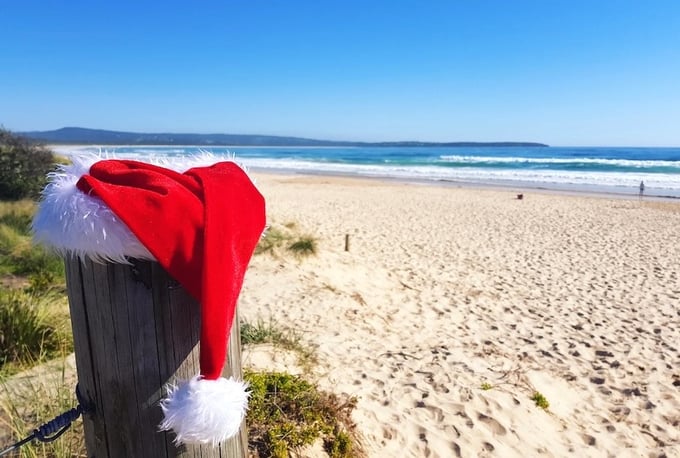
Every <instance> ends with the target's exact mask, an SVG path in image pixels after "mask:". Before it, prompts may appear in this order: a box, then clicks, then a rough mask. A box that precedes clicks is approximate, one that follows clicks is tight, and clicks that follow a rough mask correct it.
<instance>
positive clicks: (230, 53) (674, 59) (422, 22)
mask: <svg viewBox="0 0 680 458" xmlns="http://www.w3.org/2000/svg"><path fill="white" fill-rule="evenodd" d="M0 21H1V24H2V26H1V27H0V125H2V126H4V127H5V128H7V129H10V130H13V131H29V130H52V129H58V128H61V127H66V126H78V127H89V128H96V129H107V130H122V131H134V132H186V133H234V134H266V135H284V136H298V137H307V138H318V139H332V140H361V141H388V140H392V141H398V140H420V141H434V142H438V141H535V142H543V143H547V144H550V145H555V146H680V1H677V0H668V1H662V0H659V1H655V0H649V1H645V0H639V1H628V0H597V1H596V0H588V1H580V0H571V1H560V0H540V1H539V0H536V1H523V0H512V1H511V0H497V1H491V0H488V1H487V0H449V1H427V0H420V1H400V0H384V1H383V0H372V1H371V0H363V1H355V0H342V1H341V0H338V1H325V0H316V1H296V0H287V1H284V0H281V1H275V0H270V1H260V0H250V1H246V0H243V1H226V0H223V1H211V0H205V1H196V2H190V1H187V0H183V1H174V0H164V1H151V0H135V1H128V0H117V1H111V0H107V1H100V0H87V1H85V0H68V1H64V0H41V1H38V0H0Z"/></svg>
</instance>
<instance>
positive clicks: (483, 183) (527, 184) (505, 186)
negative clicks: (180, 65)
mask: <svg viewBox="0 0 680 458" xmlns="http://www.w3.org/2000/svg"><path fill="white" fill-rule="evenodd" d="M46 146H47V147H48V148H50V149H52V150H53V151H55V153H57V154H62V155H66V156H69V155H72V154H77V153H78V151H77V150H78V149H83V148H100V149H101V153H106V148H107V147H111V148H145V147H147V146H148V147H149V148H157V147H167V148H172V147H176V148H195V147H196V146H191V145H46ZM220 148H229V146H220ZM239 148H260V147H239ZM270 148H272V149H276V148H281V147H270ZM296 148H298V147H296ZM309 148H317V147H309ZM327 148H333V147H327ZM206 150H209V148H206ZM235 160H236V162H239V163H241V164H246V165H245V168H246V169H248V170H252V171H253V172H260V173H271V174H277V175H295V176H304V175H309V176H329V177H348V178H357V179H367V180H381V181H385V182H402V183H413V184H419V185H430V186H444V187H461V188H469V189H499V190H509V191H510V190H512V191H513V192H516V193H518V194H519V193H529V192H540V193H550V194H560V195H575V196H592V197H604V198H614V199H639V194H638V190H637V187H635V186H631V187H623V186H621V187H613V186H606V185H581V184H563V183H543V182H531V181H522V180H517V181H514V180H513V181H508V180H491V179H490V180H478V181H473V180H455V179H442V178H436V179H429V178H426V177H423V178H418V177H399V176H391V175H387V174H385V175H380V174H367V173H361V172H336V171H329V170H322V169H318V170H309V169H305V170H300V169H294V168H285V167H281V168H271V167H259V166H253V165H250V166H249V165H247V162H248V158H239V157H238V156H237V157H236V158H235ZM626 189H628V190H630V192H626V191H625V190H626ZM643 199H648V200H659V201H678V200H680V190H678V191H670V190H667V191H654V188H650V187H649V186H648V187H647V189H646V190H645V194H644V196H643Z"/></svg>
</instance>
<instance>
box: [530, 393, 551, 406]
mask: <svg viewBox="0 0 680 458" xmlns="http://www.w3.org/2000/svg"><path fill="white" fill-rule="evenodd" d="M531 400H532V401H534V402H535V403H536V405H537V406H538V407H540V408H541V409H543V410H548V408H549V407H550V403H549V402H548V400H547V399H546V397H545V396H543V395H542V394H541V393H539V392H538V391H535V392H534V394H533V396H531Z"/></svg>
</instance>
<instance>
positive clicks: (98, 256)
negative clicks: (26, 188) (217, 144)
mask: <svg viewBox="0 0 680 458" xmlns="http://www.w3.org/2000/svg"><path fill="white" fill-rule="evenodd" d="M104 159H116V157H114V156H113V155H108V154H88V155H82V156H72V157H71V164H69V165H65V166H62V167H60V169H59V170H58V171H56V172H53V173H51V174H50V175H49V176H48V180H49V184H48V185H47V186H46V187H45V190H44V191H43V196H42V200H41V202H40V206H39V207H38V211H37V213H36V216H35V218H34V219H33V239H34V240H35V242H36V243H40V244H43V245H45V246H47V247H50V248H52V249H54V250H55V251H56V252H58V253H59V254H61V255H66V254H70V255H73V256H78V257H80V258H83V257H86V256H87V257H89V258H91V259H93V260H95V261H99V262H104V261H111V262H117V263H127V261H126V259H125V257H126V256H129V257H133V258H138V259H149V260H153V259H154V257H153V256H152V255H151V253H149V250H147V249H146V247H144V245H142V244H141V243H140V242H139V240H137V238H136V237H135V236H134V234H132V232H131V231H130V229H128V227H127V226H126V225H125V224H124V223H123V222H122V221H121V220H120V219H118V218H117V217H116V215H115V214H114V213H113V212H112V211H111V210H110V209H109V208H108V207H107V206H106V204H104V202H103V201H102V200H101V199H99V198H97V197H93V196H89V195H86V194H85V193H83V192H81V191H80V190H79V189H78V188H76V183H77V182H78V179H79V178H80V177H81V176H82V175H83V174H86V173H88V172H89V170H90V167H91V166H92V164H94V163H95V162H98V161H101V160H104ZM220 160H233V157H228V158H226V159H225V158H222V157H220V158H218V157H216V156H214V155H212V154H210V153H202V154H200V155H197V156H179V157H172V158H163V157H151V158H149V160H147V162H150V163H152V164H156V165H160V166H163V167H166V168H169V169H172V170H175V171H177V172H185V171H187V170H189V169H190V168H192V167H200V166H208V165H212V164H214V163H216V162H219V161H220Z"/></svg>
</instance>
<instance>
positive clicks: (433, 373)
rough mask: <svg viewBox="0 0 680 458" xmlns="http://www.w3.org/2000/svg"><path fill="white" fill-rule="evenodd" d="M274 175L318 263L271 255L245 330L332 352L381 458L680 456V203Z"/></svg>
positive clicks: (271, 182) (328, 360)
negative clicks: (285, 331) (270, 325)
mask: <svg viewBox="0 0 680 458" xmlns="http://www.w3.org/2000/svg"><path fill="white" fill-rule="evenodd" d="M255 176H256V179H257V182H258V186H259V187H260V188H261V190H262V192H263V193H264V194H265V196H266V199H267V205H268V214H269V220H270V223H272V224H281V225H283V224H287V223H295V224H296V226H297V227H298V228H300V229H301V230H304V231H305V232H308V233H310V234H313V235H314V236H315V237H317V238H318V240H319V253H318V255H317V256H316V257H312V258H307V259H305V260H297V259H295V258H294V257H290V256H288V257H285V256H284V257H279V258H272V257H271V256H268V255H261V256H256V257H255V258H254V260H253V262H252V265H251V268H250V270H249V271H248V273H247V276H246V281H245V285H244V289H243V293H242V296H241V301H240V306H239V307H240V313H241V317H242V318H243V319H246V320H251V321H254V320H257V319H258V318H259V319H265V320H267V319H269V318H271V319H273V320H275V321H277V322H278V323H281V324H282V325H283V326H287V327H290V328H294V329H297V330H299V332H301V334H302V336H303V340H304V341H305V342H306V343H307V344H308V345H310V346H313V347H315V348H316V352H317V355H318V356H319V365H318V367H317V368H316V370H315V374H316V377H317V378H318V380H319V383H320V385H321V386H322V388H324V389H327V390H330V391H333V392H336V393H338V394H345V395H349V396H356V397H357V398H358V406H357V409H356V410H355V412H354V419H355V421H356V423H357V424H358V427H359V430H360V431H361V433H362V435H363V442H364V445H365V448H366V450H367V452H368V454H369V456H372V457H386V456H399V457H403V456H413V457H455V456H462V457H476V456H498V457H528V456H555V457H559V456H593V457H599V456H602V457H608V456H611V457H627V456H631V457H633V456H636V457H637V456H645V457H647V456H650V457H651V456H654V457H661V456H668V457H671V456H680V230H679V228H680V205H678V204H677V203H673V202H639V201H637V200H624V199H607V198H602V197H597V196H580V197H574V196H566V195H560V194H540V193H536V192H528V193H527V192H524V198H523V199H522V200H518V199H517V198H516V194H517V192H521V191H517V192H515V191H513V190H482V189H471V188H456V187H437V186H427V185H414V184H407V183H398V182H381V181H375V180H373V181H372V180H360V179H351V178H330V177H306V176H285V175H265V174H255ZM346 234H349V237H350V250H349V251H345V250H344V242H345V235H346ZM272 351H277V350H275V349H274V350H272ZM537 393H538V394H540V395H542V396H543V397H544V399H545V400H547V402H548V403H549V406H548V407H547V409H543V408H541V407H539V406H537V405H536V401H535V399H537V398H536V395H537ZM532 398H534V399H532Z"/></svg>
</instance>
